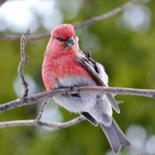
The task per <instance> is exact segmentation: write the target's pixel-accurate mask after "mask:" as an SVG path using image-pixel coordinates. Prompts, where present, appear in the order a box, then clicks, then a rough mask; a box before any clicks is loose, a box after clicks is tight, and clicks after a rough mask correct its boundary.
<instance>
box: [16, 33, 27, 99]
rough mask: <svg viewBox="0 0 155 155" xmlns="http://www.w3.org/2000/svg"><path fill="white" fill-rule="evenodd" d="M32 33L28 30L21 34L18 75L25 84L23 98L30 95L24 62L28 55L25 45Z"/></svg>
mask: <svg viewBox="0 0 155 155" xmlns="http://www.w3.org/2000/svg"><path fill="white" fill-rule="evenodd" d="M29 35H30V30H28V31H27V32H26V33H25V34H23V35H22V36H21V40H20V53H21V60H20V63H19V66H18V75H19V78H20V79H21V81H22V84H23V86H24V94H23V97H22V98H21V99H22V100H25V98H26V97H27V96H28V91H29V90H28V82H27V81H26V79H25V77H24V69H23V68H24V64H25V61H26V60H27V57H26V55H25V46H26V42H27V40H28V38H29Z"/></svg>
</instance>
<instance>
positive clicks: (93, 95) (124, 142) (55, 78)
mask: <svg viewBox="0 0 155 155" xmlns="http://www.w3.org/2000/svg"><path fill="white" fill-rule="evenodd" d="M42 77H43V81H44V84H45V87H46V89H47V90H54V89H59V88H73V87H80V86H106V87H107V86H108V76H107V74H106V73H105V70H104V67H103V66H102V65H101V64H100V63H98V62H95V61H94V60H93V59H92V58H91V56H90V54H89V53H88V52H84V51H82V50H80V48H79V45H78V37H77V36H76V35H75V30H74V27H73V26H72V25H70V24H62V25H59V26H57V27H55V28H54V29H53V30H52V32H51V38H50V40H49V42H48V45H47V48H46V51H45V55H44V60H43V65H42ZM53 100H54V101H56V103H58V104H59V105H60V106H62V107H64V108H65V109H67V110H69V111H71V112H75V113H79V114H80V115H82V116H83V117H85V118H86V119H87V120H88V121H89V122H91V123H92V124H94V125H98V124H99V125H100V126H101V128H102V130H103V132H104V133H105V135H106V137H107V139H108V141H109V143H110V146H111V148H112V150H113V152H115V153H117V152H118V151H119V149H120V148H121V146H128V145H129V141H128V139H127V137H126V136H125V135H124V134H123V132H122V131H121V129H120V128H119V127H118V125H117V123H116V121H115V120H114V119H113V117H112V108H113V109H114V110H115V111H116V112H118V113H119V112H120V110H119V107H118V104H117V102H116V100H115V99H114V96H113V95H111V94H103V93H101V92H75V93H62V94H58V95H55V96H53Z"/></svg>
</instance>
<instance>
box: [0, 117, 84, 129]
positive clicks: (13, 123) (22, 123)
mask: <svg viewBox="0 0 155 155" xmlns="http://www.w3.org/2000/svg"><path fill="white" fill-rule="evenodd" d="M83 120H85V119H84V117H82V116H79V117H77V118H75V119H72V120H70V121H67V122H63V123H47V122H43V121H40V120H39V121H38V120H17V121H5V122H0V128H6V127H16V126H33V127H34V126H37V127H38V126H45V127H49V128H55V129H58V128H59V129H60V128H67V127H70V126H73V125H76V124H77V123H80V122H81V121H83Z"/></svg>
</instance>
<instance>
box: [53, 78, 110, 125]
mask: <svg viewBox="0 0 155 155" xmlns="http://www.w3.org/2000/svg"><path fill="white" fill-rule="evenodd" d="M57 80H58V85H57V86H56V88H67V87H75V86H76V87H78V86H96V83H95V82H94V81H93V80H91V79H87V78H83V77H72V78H66V79H57ZM53 99H54V100H55V101H56V102H57V103H58V104H59V105H61V106H63V107H64V108H66V109H67V110H69V111H71V112H75V113H81V112H88V113H89V114H91V115H92V116H93V117H94V119H96V120H97V122H102V123H104V125H106V126H109V125H110V124H111V121H112V119H111V118H112V117H111V116H112V108H111V103H110V102H109V101H108V98H107V97H106V95H104V94H101V93H100V92H77V93H76V92H75V93H72V94H69V93H63V94H59V95H56V96H54V97H53Z"/></svg>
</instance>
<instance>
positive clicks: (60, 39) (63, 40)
mask: <svg viewBox="0 0 155 155" xmlns="http://www.w3.org/2000/svg"><path fill="white" fill-rule="evenodd" d="M56 39H57V40H59V41H60V42H65V41H66V40H65V39H62V38H56Z"/></svg>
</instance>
